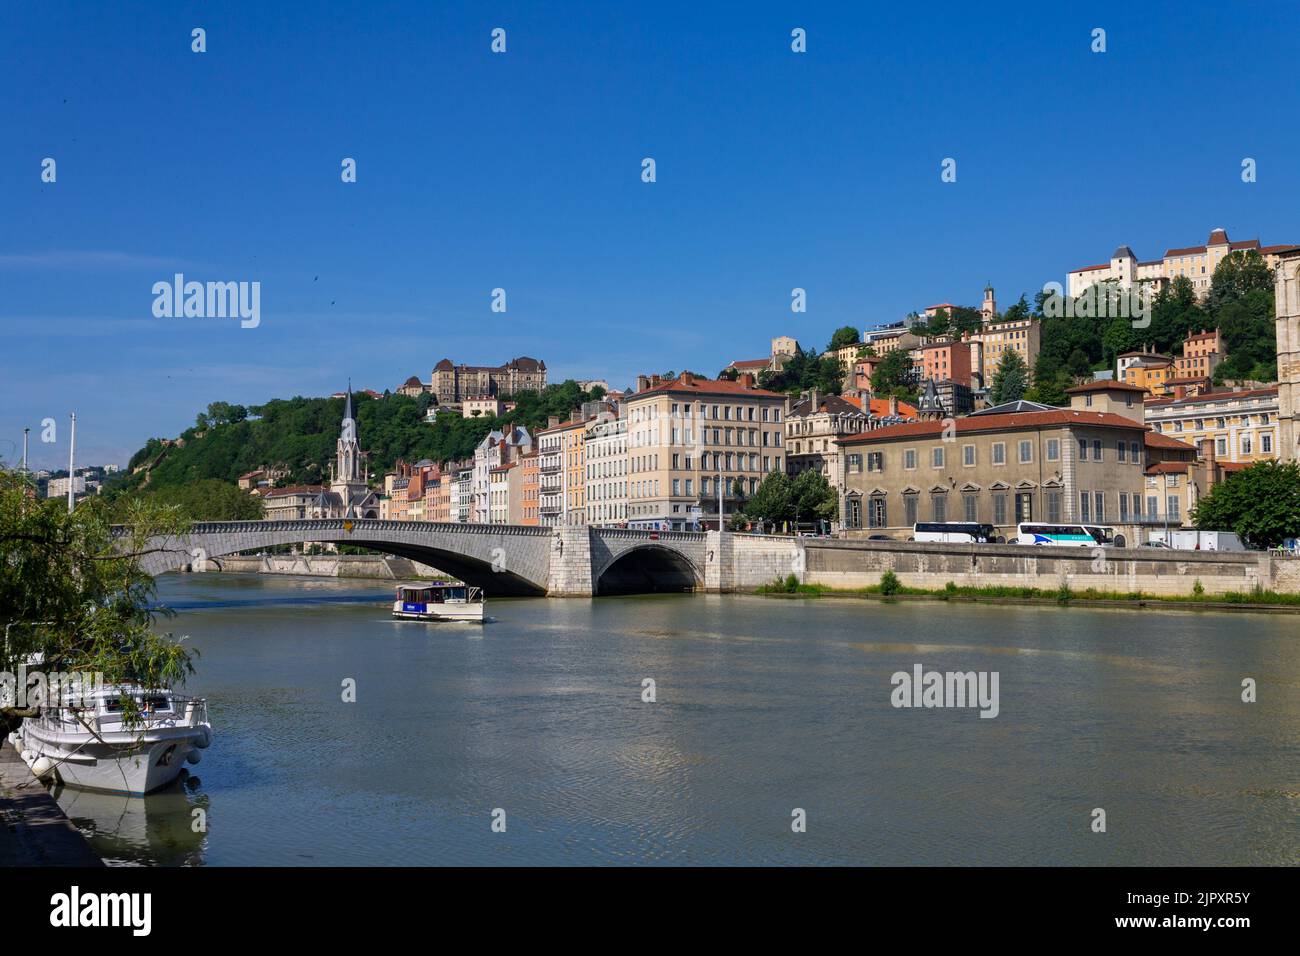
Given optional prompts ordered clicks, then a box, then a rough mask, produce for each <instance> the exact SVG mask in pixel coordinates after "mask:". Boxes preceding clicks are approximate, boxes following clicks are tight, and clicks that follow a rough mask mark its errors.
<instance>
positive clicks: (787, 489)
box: [745, 471, 794, 524]
mask: <svg viewBox="0 0 1300 956" xmlns="http://www.w3.org/2000/svg"><path fill="white" fill-rule="evenodd" d="M793 495H794V489H793V487H792V483H791V481H790V478H789V476H788V475H786V473H785V472H783V471H769V472H768V473H767V474H766V475H765V476H764V477H763V480H762V482H760V483H759V486H758V490H757V491H755V492H754V496H753V497H752V498H750V499H749V501H748V502H746V504H745V513H746V514H747V515H749V516H750V517H752V518H754V519H755V520H758V521H768V522H772V523H774V524H780V523H781V522H783V521H789V520H790V518H791V516H792V515H793V514H794V508H793V505H792V502H793Z"/></svg>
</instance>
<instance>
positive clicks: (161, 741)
mask: <svg viewBox="0 0 1300 956" xmlns="http://www.w3.org/2000/svg"><path fill="white" fill-rule="evenodd" d="M124 692H125V693H126V694H127V695H128V696H130V697H133V698H134V699H135V700H136V702H137V703H138V704H139V707H140V713H139V715H138V716H137V717H136V718H135V720H134V721H128V720H126V719H125V718H124V715H123V712H122V695H123V693H124ZM11 739H12V742H13V744H14V746H15V748H17V750H18V753H19V754H20V755H21V756H22V758H23V760H24V761H25V762H26V763H27V765H28V766H29V767H31V769H32V773H34V774H35V775H36V776H38V777H40V778H42V779H48V778H50V777H55V778H57V779H58V780H59V781H60V782H61V783H63V784H64V786H68V787H77V788H80V789H83V790H102V791H108V792H115V793H129V794H135V795H144V794H146V793H152V792H153V791H154V790H157V789H159V788H160V787H165V786H167V785H168V784H169V783H172V782H173V781H175V780H176V778H177V777H178V776H180V773H181V771H182V770H183V769H185V765H186V763H191V764H194V763H198V762H199V758H200V755H199V751H200V750H203V749H205V748H206V747H207V746H208V745H209V744H211V743H212V725H211V724H210V723H208V705H207V701H206V700H204V699H203V698H201V697H188V696H185V695H182V694H174V693H172V692H171V691H169V690H145V689H144V688H140V687H122V686H114V687H105V688H102V689H98V690H96V691H94V692H93V693H91V694H89V695H88V696H87V698H86V700H85V701H84V704H83V706H80V707H70V706H64V707H43V708H41V713H40V715H39V716H37V717H29V718H27V719H26V720H24V721H23V723H22V726H21V727H19V728H18V730H17V731H16V732H15V734H14V735H13V737H12V738H11Z"/></svg>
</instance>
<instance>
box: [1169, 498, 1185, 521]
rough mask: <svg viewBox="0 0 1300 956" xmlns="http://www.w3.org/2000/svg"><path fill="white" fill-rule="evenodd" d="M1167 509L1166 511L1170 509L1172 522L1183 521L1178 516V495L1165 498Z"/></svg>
mask: <svg viewBox="0 0 1300 956" xmlns="http://www.w3.org/2000/svg"><path fill="white" fill-rule="evenodd" d="M1165 507H1166V509H1168V517H1169V520H1170V521H1181V520H1182V519H1181V518H1180V517H1179V516H1178V496H1177V495H1169V496H1167V497H1166V498H1165Z"/></svg>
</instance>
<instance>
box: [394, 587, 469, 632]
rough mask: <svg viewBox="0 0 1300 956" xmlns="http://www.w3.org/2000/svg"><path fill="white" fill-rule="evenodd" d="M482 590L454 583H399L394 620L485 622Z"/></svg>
mask: <svg viewBox="0 0 1300 956" xmlns="http://www.w3.org/2000/svg"><path fill="white" fill-rule="evenodd" d="M484 603H485V599H484V596H483V589H482V588H476V587H470V586H469V585H467V584H458V583H455V582H451V581H417V582H415V583H414V584H399V585H398V586H397V599H396V600H395V601H393V617H395V618H398V619H399V620H408V621H468V622H471V623H473V622H478V623H480V624H481V623H483V607H484Z"/></svg>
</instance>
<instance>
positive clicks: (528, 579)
mask: <svg viewBox="0 0 1300 956" xmlns="http://www.w3.org/2000/svg"><path fill="white" fill-rule="evenodd" d="M550 542H551V531H550V529H549V528H533V527H521V526H513V525H461V524H442V523H434V522H413V521H381V520H371V519H352V520H348V519H342V518H326V519H318V520H306V521H221V522H200V523H197V524H195V525H194V526H193V527H192V528H191V529H190V532H189V533H188V534H187V535H184V536H182V537H179V538H171V537H169V538H165V539H155V540H154V541H151V542H150V543H149V553H148V554H147V555H146V556H145V557H144V559H143V560H142V562H141V564H142V566H143V568H144V570H145V571H147V572H149V573H150V574H154V575H158V574H163V573H165V572H167V571H172V570H175V569H177V568H181V567H184V566H186V565H188V564H190V563H192V562H193V561H194V559H195V558H206V559H209V560H211V559H213V558H220V557H221V556H223V555H228V554H236V553H239V552H241V551H257V550H260V549H263V548H271V547H277V546H280V545H286V544H309V543H311V544H343V545H352V546H354V547H360V548H366V549H368V550H372V551H378V552H381V553H384V554H391V555H394V556H396V557H401V558H409V559H411V560H413V561H419V562H421V563H424V564H429V565H432V566H433V567H435V568H438V569H439V570H440V571H445V572H447V573H448V574H451V575H455V576H456V577H458V578H460V579H461V580H463V581H465V582H466V583H468V584H472V585H475V586H477V587H481V588H483V589H484V591H485V592H486V593H487V594H489V595H497V596H514V595H537V594H545V593H546V589H547V583H548V580H547V579H548V574H549V571H550Z"/></svg>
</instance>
